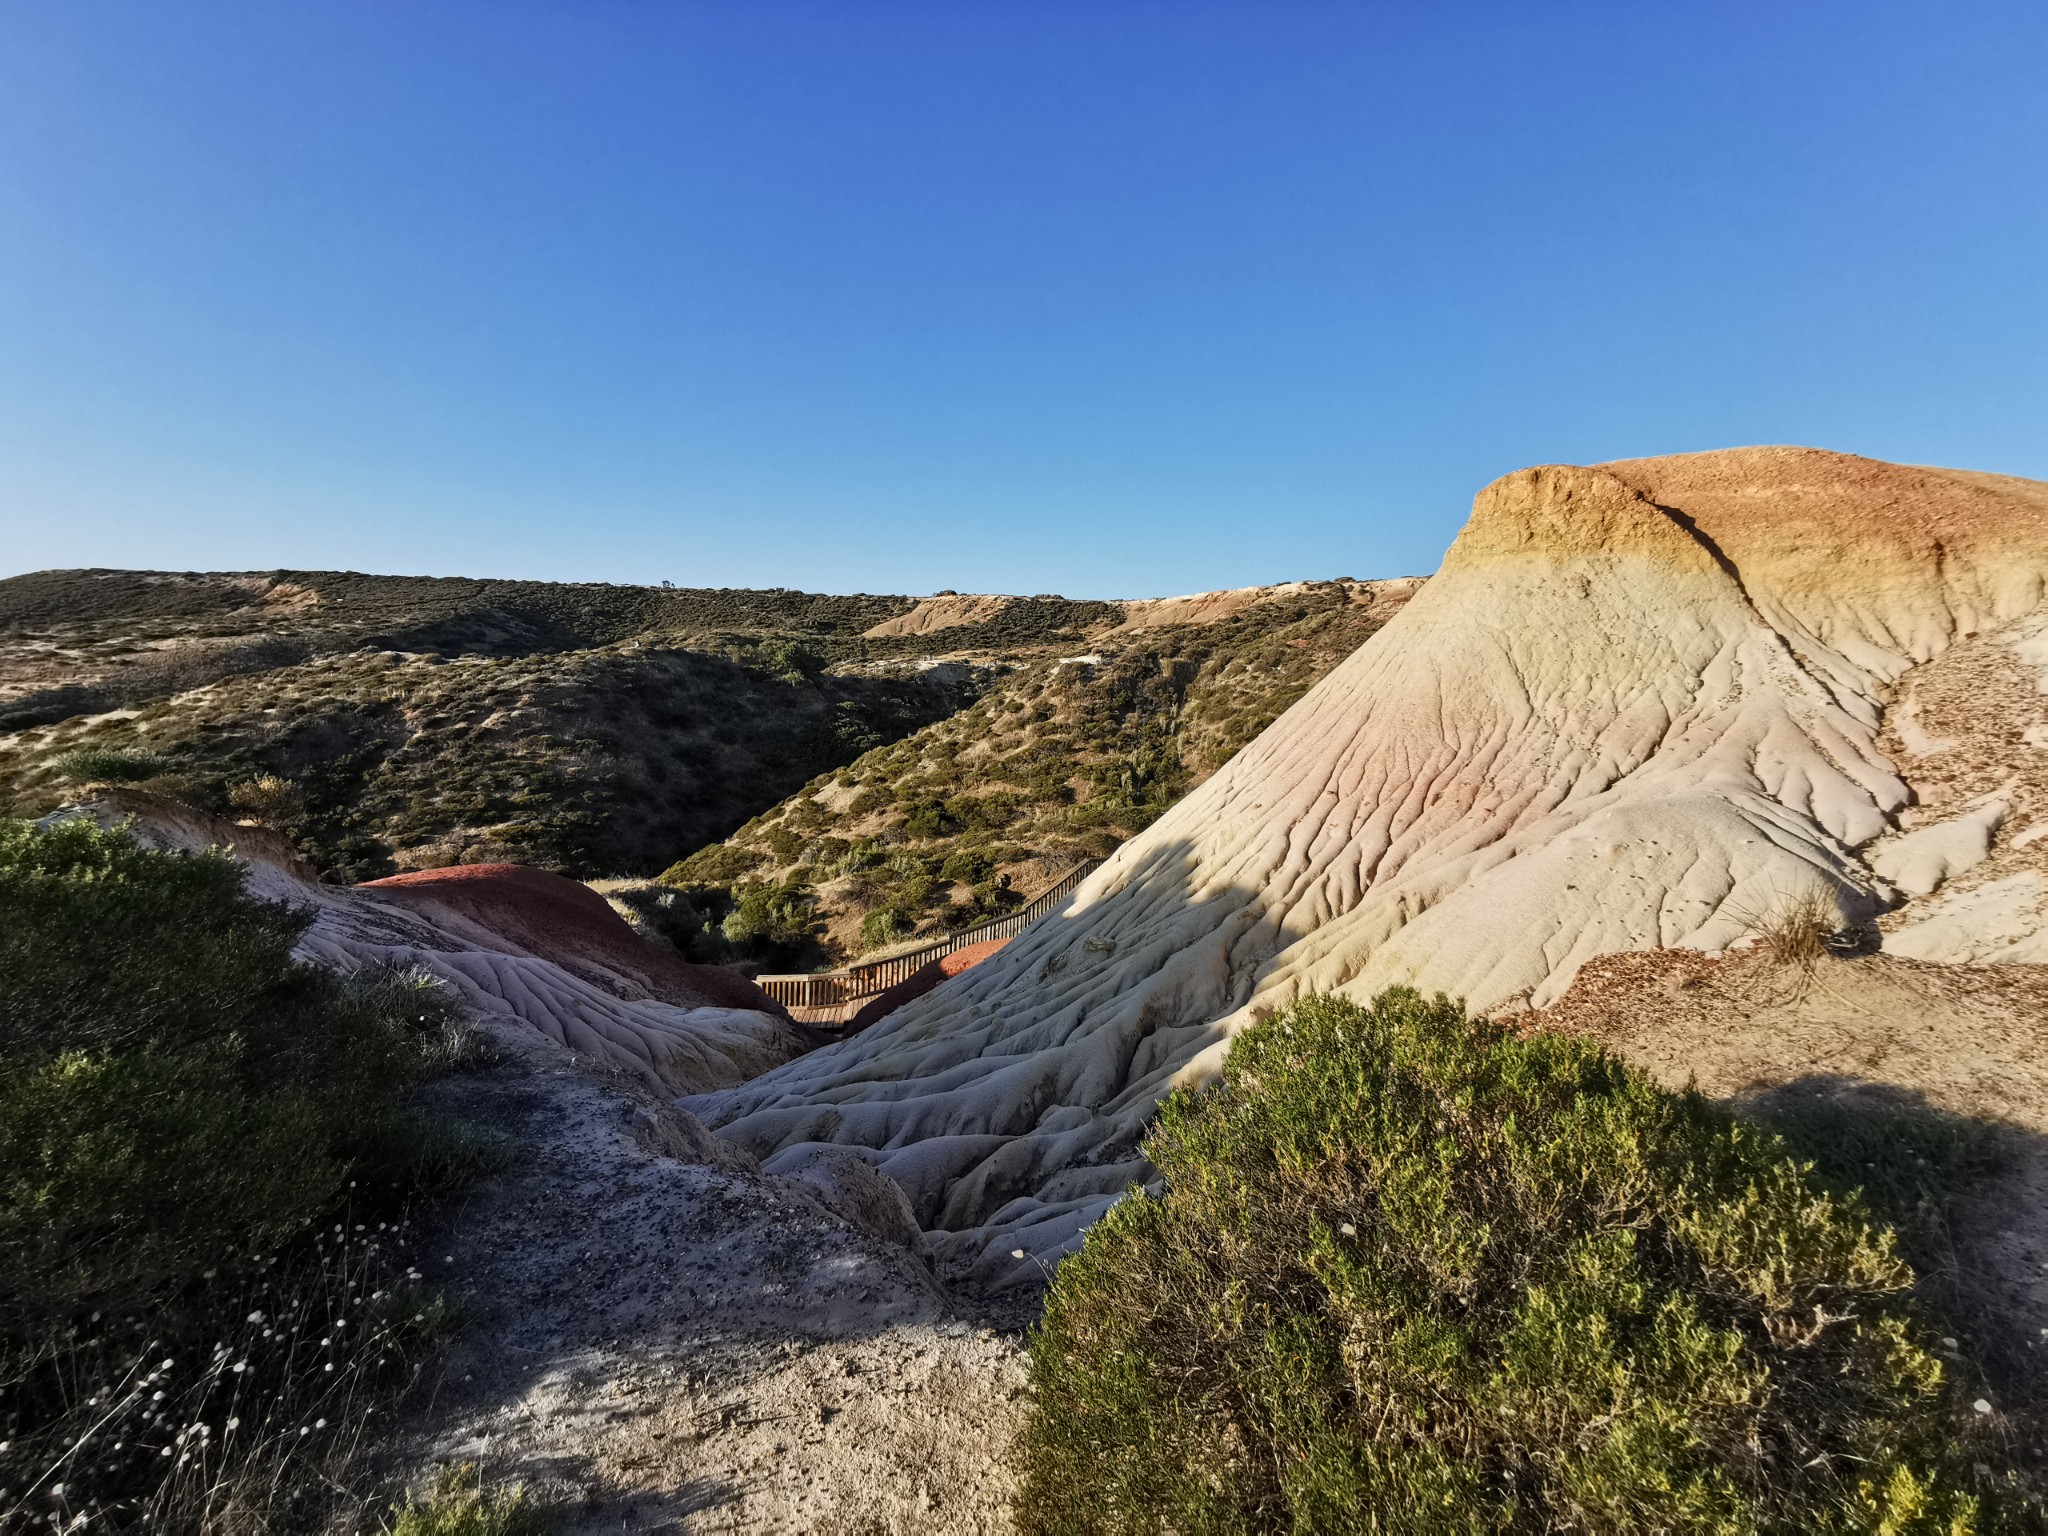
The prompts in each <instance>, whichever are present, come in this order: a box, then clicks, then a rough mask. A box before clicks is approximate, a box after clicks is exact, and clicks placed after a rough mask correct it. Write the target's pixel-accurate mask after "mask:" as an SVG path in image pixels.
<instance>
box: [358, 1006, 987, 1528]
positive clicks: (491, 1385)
mask: <svg viewBox="0 0 2048 1536" xmlns="http://www.w3.org/2000/svg"><path fill="white" fill-rule="evenodd" d="M494 1039H497V1040H498V1041H499V1042H500V1050H501V1060H500V1061H499V1063H498V1064H497V1065H495V1066H493V1067H490V1068H487V1069H484V1070H482V1071H479V1072H474V1073H469V1074H465V1075H463V1076H461V1077H457V1078H451V1079H449V1080H447V1081H446V1082H444V1083H443V1084H441V1085H440V1086H439V1088H438V1090H437V1092H438V1094H439V1096H440V1098H441V1099H442V1100H443V1107H445V1108H447V1109H449V1110H451V1111H453V1112H455V1113H457V1114H460V1115H462V1116H464V1117H465V1118H468V1119H471V1120H476V1121H481V1122H483V1123H485V1124H489V1125H492V1126H494V1127H496V1128H497V1129H498V1130H500V1131H501V1132H503V1133H504V1134H506V1135H508V1136H509V1137H511V1138H512V1139H513V1140H514V1141H515V1142H516V1143H517V1144H518V1145H519V1146H520V1147H522V1148H523V1149H524V1150H523V1155H522V1157H521V1160H520V1161H519V1163H518V1164H517V1165H516V1166H515V1167H514V1168H513V1169H512V1170H511V1171H509V1172H507V1173H505V1174H503V1175H500V1176H497V1177H495V1178H493V1179H491V1180H489V1181H487V1183H486V1184H485V1185H484V1186H483V1187H482V1188H481V1189H479V1190H478V1191H477V1192H476V1193H475V1194H474V1195H473V1196H472V1197H471V1198H470V1199H469V1200H468V1201H467V1202H466V1203H465V1204H464V1205H463V1206H462V1208H461V1209H459V1210H457V1211H454V1212H452V1213H451V1214H450V1217H449V1220H448V1223H447V1231H446V1235H445V1238H444V1239H443V1242H442V1244H441V1247H442V1250H443V1251H442V1253H441V1254H440V1255H438V1256H437V1257H438V1261H439V1267H441V1268H443V1269H444V1270H445V1273H446V1275H447V1277H448V1280H447V1284H448V1285H449V1287H450V1289H451V1291H453V1292H454V1293H455V1294H456V1295H458V1296H460V1297H462V1298H464V1299H465V1301H466V1303H467V1305H468V1307H469V1309H470V1315H469V1320H468V1323H467V1325H466V1326H465V1327H464V1328H463V1330H462V1331H461V1333H460V1335H459V1336H458V1338H457V1340H456V1341H455V1343H454V1344H453V1346H452V1347H451V1349H450V1350H449V1352H448V1354H447V1355H446V1357H445V1358H444V1359H443V1360H442V1361H441V1362H440V1365H439V1368H438V1372H437V1378H436V1379H435V1380H434V1381H433V1382H431V1383H429V1384H427V1385H426V1386H424V1387H423V1388H422V1390H421V1391H420V1392H419V1393H417V1394H416V1395H415V1397H414V1399H413V1402H412V1405H411V1407H410V1408H409V1410H408V1416H407V1422H406V1425H405V1428H404V1430H403V1432H402V1434H401V1435H400V1436H399V1437H398V1439H397V1441H396V1444H395V1449H394V1451H393V1453H392V1455H391V1458H390V1465H389V1468H388V1470H389V1472H390V1474H391V1476H392V1477H393V1478H394V1479H395V1480H397V1481H400V1482H404V1483H408V1484H411V1485H415V1486H417V1485H419V1484H422V1483H424V1482H427V1481H429V1480H431V1477H432V1474H433V1471H434V1469H435V1468H436V1467H437V1466H440V1465H446V1464H449V1463H452V1462H463V1461H474V1462H477V1463H478V1464H479V1465H480V1466H481V1467H482V1469H483V1471H484V1473H485V1475H486V1476H487V1477H489V1478H491V1479H494V1480H503V1481H519V1482H522V1483H524V1484H525V1486H526V1487H527V1489H528V1492H529V1495H530V1496H531V1497H533V1498H534V1499H536V1500H537V1501H539V1502H540V1503H542V1504H543V1505H544V1506H546V1507H547V1508H548V1509H549V1512H550V1518H551V1520H552V1522H553V1524H554V1526H555V1528H556V1529H558V1530H561V1531H565V1532H581V1531H590V1532H596V1531H620V1530H626V1531H688V1532H768V1531H776V1532H784V1531H787V1532H798V1531H801V1532H821V1533H823V1532H847V1533H854V1532H860V1533H867V1532H890V1533H893V1532H920V1533H922V1532H935V1533H951V1532H960V1533H979V1532H999V1531H1005V1530H1007V1529H1009V1524H1008V1517H1007V1514H1006V1502H1007V1497H1008V1491H1009V1481H1008V1472H1007V1470H1006V1461H1007V1450H1008V1445H1009V1440H1010V1436H1011V1431H1012V1425H1013V1421H1014V1418H1015V1415H1016V1408H1017V1402H1018V1399H1019V1397H1020V1395H1021V1393H1022V1390H1023V1380H1024V1376H1023V1368H1022V1363H1021V1358H1020V1355H1019V1352H1018V1339H1017V1333H1016V1328H1017V1326H1018V1324H1019V1323H1020V1322H1021V1318H1019V1317H1018V1316H1016V1315H1014V1311H1013V1314H1012V1315H1011V1316H1008V1317H1000V1318H998V1317H991V1316H987V1315H982V1314H977V1313H976V1312H974V1311H972V1310H970V1309H963V1307H962V1306H961V1304H960V1303H958V1302H957V1301H956V1300H954V1299H952V1298H949V1297H948V1296H947V1295H946V1294H945V1293H943V1292H942V1291H941V1289H940V1288H939V1287H938V1285H937V1284H936V1283H934V1281H933V1280H932V1278H931V1274H930V1272H929V1270H928V1268H927V1266H926V1264H925V1262H924V1260H923V1259H922V1257H921V1256H920V1255H919V1253H918V1252H917V1249H916V1240H915V1238H914V1237H913V1236H911V1233H910V1232H909V1230H907V1229H906V1228H903V1227H900V1226H892V1220H893V1218H892V1217H891V1215H890V1213H889V1212H888V1211H887V1210H885V1209H881V1208H880V1207H878V1206H876V1205H875V1204H874V1203H873V1201H872V1199H871V1198H869V1197H872V1196H874V1194H875V1191H874V1190H872V1189H867V1188H863V1187H860V1186H861V1180H860V1179H859V1178H858V1177H857V1176H856V1177H854V1178H853V1179H852V1180H851V1181H850V1182H851V1185H852V1186H853V1187H850V1188H849V1187H848V1181H845V1180H841V1181H840V1182H839V1183H838V1184H836V1185H835V1184H834V1182H833V1180H832V1179H831V1178H829V1177H828V1178H826V1179H824V1180H823V1181H822V1182H813V1183H804V1182H800V1180H799V1179H797V1178H777V1177H772V1176H769V1175H767V1174H764V1173H762V1172H761V1171H759V1169H758V1167H757V1166H756V1165H753V1164H752V1162H751V1160H750V1159H747V1158H745V1157H744V1155H743V1154H739V1153H736V1152H734V1151H732V1150H731V1149H729V1148H726V1147H724V1146H723V1144H721V1143H718V1142H716V1141H714V1140H712V1139H711V1138H709V1137H708V1136H706V1135H704V1134H703V1133H702V1132H701V1130H700V1129H699V1128H697V1127H696V1126H695V1125H694V1123H693V1122H691V1121H689V1120H688V1119H687V1117H684V1116H680V1115H678V1114H677V1113H676V1112H675V1111H673V1110H671V1109H668V1108H666V1107H665V1106H663V1105H661V1104H659V1103H658V1102H656V1101H654V1100H653V1099H651V1098H649V1097H647V1096H646V1095H645V1094H644V1092H643V1091H641V1090H640V1089H638V1088H637V1087H636V1086H635V1085H634V1084H633V1083H632V1082H631V1081H630V1080H628V1079H625V1078H624V1077H620V1078H618V1079H616V1080H610V1081H607V1080H605V1079H604V1078H603V1077H602V1076H600V1075H596V1074H595V1073H594V1071H593V1069H592V1068H590V1067H589V1066H588V1065H587V1064H585V1063H582V1062H579V1061H578V1060H576V1059H575V1058H572V1057H571V1056H570V1055H569V1054H568V1053H567V1052H564V1051H562V1050H560V1049H559V1048H557V1047H554V1046H552V1045H549V1044H545V1043H537V1042H533V1041H531V1040H521V1039H519V1038H516V1037H514V1036H512V1035H511V1034H510V1033H509V1032H505V1031H497V1032H494ZM858 1173H859V1170H858V1169H856V1170H855V1174H856V1175H858ZM883 1193H884V1194H885V1195H886V1193H887V1192H886V1191H884V1192H883ZM864 1202H865V1203H864ZM835 1207H836V1208H835ZM842 1212H851V1213H852V1219H849V1217H848V1215H846V1214H842ZM891 1232H893V1236H884V1235H877V1234H878V1233H891ZM906 1238H908V1239H909V1241H908V1242H906V1241H904V1239H906Z"/></svg>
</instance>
